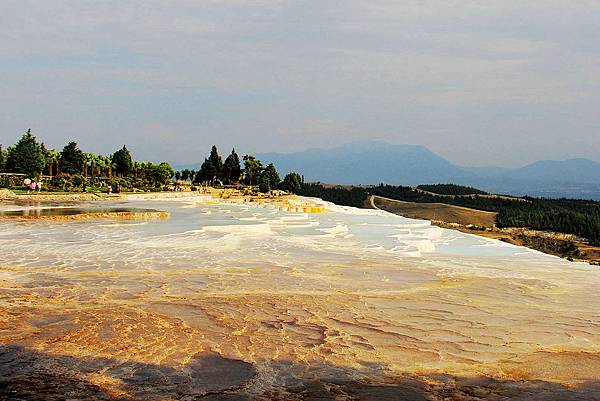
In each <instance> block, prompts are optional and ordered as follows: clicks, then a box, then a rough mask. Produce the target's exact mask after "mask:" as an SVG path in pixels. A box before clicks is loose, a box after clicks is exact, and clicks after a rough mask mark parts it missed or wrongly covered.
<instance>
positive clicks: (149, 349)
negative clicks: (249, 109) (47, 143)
mask: <svg viewBox="0 0 600 401" xmlns="http://www.w3.org/2000/svg"><path fill="white" fill-rule="evenodd" d="M290 202H292V204H293V205H294V207H293V208H292V207H289V205H288V206H286V207H285V208H282V206H281V203H280V202H279V203H278V202H273V203H272V204H269V202H268V201H261V202H260V203H259V204H256V203H253V202H249V203H246V202H224V201H223V202H216V203H213V204H208V202H196V201H190V200H183V199H182V200H176V201H175V200H171V201H164V200H139V201H128V202H126V203H127V205H126V206H127V207H131V208H140V207H143V208H151V209H152V210H157V211H161V212H164V213H166V214H165V218H160V219H156V220H155V219H150V220H148V219H142V220H122V219H98V220H96V219H83V220H52V219H50V220H47V219H41V220H40V219H35V220H19V219H4V220H0V249H1V250H2V252H1V254H0V399H2V400H4V399H6V400H39V399H43V400H63V399H82V400H83V399H85V400H316V399H319V400H488V399H489V400H600V298H598V297H597V296H595V294H596V293H597V289H598V288H600V270H598V269H597V268H594V267H590V266H587V265H583V264H577V263H569V262H566V261H563V260H561V259H558V258H554V257H550V256H547V255H543V254H540V253H537V252H535V251H530V250H528V249H526V248H520V247H515V246H511V245H508V244H504V243H500V242H498V241H494V240H490V239H486V238H482V237H475V236H470V235H468V234H462V233H459V232H456V231H449V230H444V229H441V228H439V227H434V226H431V225H430V224H429V222H426V221H420V220H411V219H406V218H402V217H399V216H395V215H391V214H388V213H385V212H382V211H365V210H356V209H351V208H341V207H336V206H334V205H331V204H327V203H324V202H320V201H318V200H307V199H297V200H290ZM122 203H123V202H121V203H120V205H119V206H120V207H123V204H122ZM5 209H6V208H5ZM312 210H317V211H318V212H315V213H311V212H310V211H312ZM167 217H168V218H167Z"/></svg>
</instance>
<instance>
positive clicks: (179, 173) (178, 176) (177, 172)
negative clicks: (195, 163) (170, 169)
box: [175, 171, 181, 181]
mask: <svg viewBox="0 0 600 401" xmlns="http://www.w3.org/2000/svg"><path fill="white" fill-rule="evenodd" d="M175 180H176V181H179V180H181V171H176V172H175Z"/></svg>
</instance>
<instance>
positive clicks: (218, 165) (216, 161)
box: [208, 145, 223, 179]
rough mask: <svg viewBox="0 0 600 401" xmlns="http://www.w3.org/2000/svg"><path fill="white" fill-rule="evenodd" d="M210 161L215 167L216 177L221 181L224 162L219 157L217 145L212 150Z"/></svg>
mask: <svg viewBox="0 0 600 401" xmlns="http://www.w3.org/2000/svg"><path fill="white" fill-rule="evenodd" d="M208 160H209V161H210V163H212V165H213V169H214V172H215V174H214V176H216V177H217V178H219V179H223V160H222V159H221V156H219V152H218V151H217V146H216V145H213V147H212V149H211V150H210V156H208ZM211 179H212V178H211Z"/></svg>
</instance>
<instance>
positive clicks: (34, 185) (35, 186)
mask: <svg viewBox="0 0 600 401" xmlns="http://www.w3.org/2000/svg"><path fill="white" fill-rule="evenodd" d="M23 185H24V186H25V187H26V188H27V193H31V192H35V191H36V190H37V192H38V193H39V192H41V191H42V177H38V179H37V180H35V179H34V180H31V179H29V178H25V179H24V180H23Z"/></svg>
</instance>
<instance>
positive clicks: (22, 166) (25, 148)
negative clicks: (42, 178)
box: [6, 129, 46, 176]
mask: <svg viewBox="0 0 600 401" xmlns="http://www.w3.org/2000/svg"><path fill="white" fill-rule="evenodd" d="M45 165H46V159H45V157H44V151H43V148H42V145H41V144H39V143H38V142H37V140H36V138H35V136H33V135H32V134H31V129H28V130H27V132H26V133H25V134H24V135H23V136H22V137H21V139H20V140H19V142H17V144H16V145H15V146H11V147H9V148H8V150H7V155H6V169H7V170H8V171H10V172H14V173H23V174H28V175H30V176H36V175H38V174H41V173H42V171H43V170H44V167H45Z"/></svg>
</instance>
